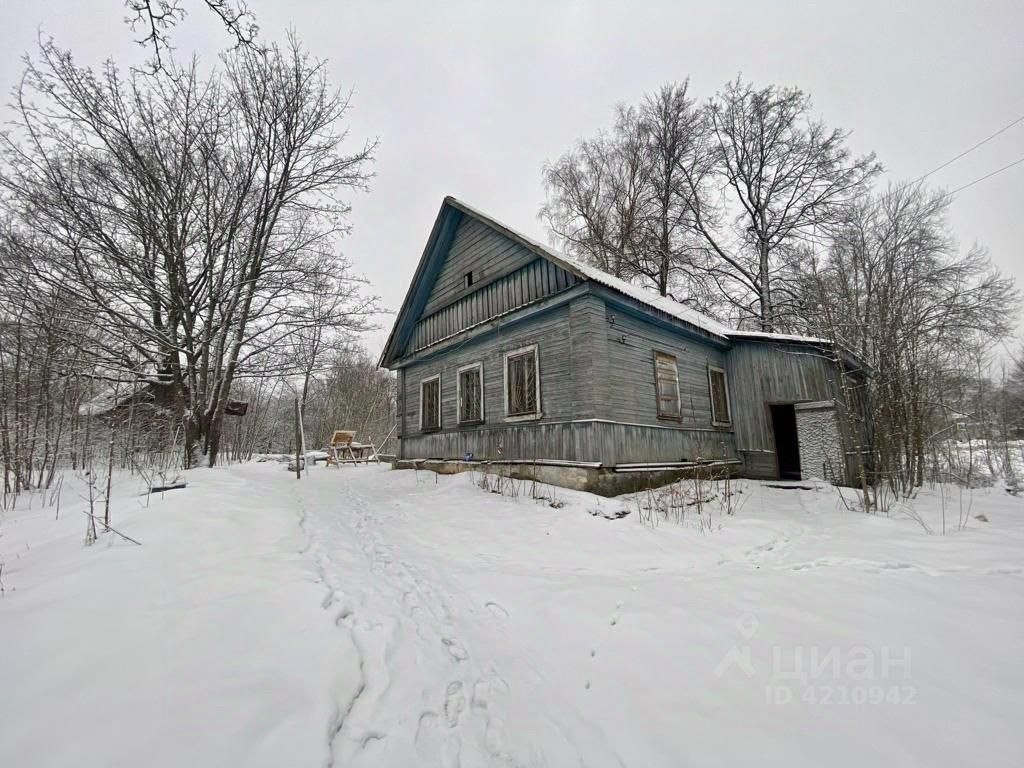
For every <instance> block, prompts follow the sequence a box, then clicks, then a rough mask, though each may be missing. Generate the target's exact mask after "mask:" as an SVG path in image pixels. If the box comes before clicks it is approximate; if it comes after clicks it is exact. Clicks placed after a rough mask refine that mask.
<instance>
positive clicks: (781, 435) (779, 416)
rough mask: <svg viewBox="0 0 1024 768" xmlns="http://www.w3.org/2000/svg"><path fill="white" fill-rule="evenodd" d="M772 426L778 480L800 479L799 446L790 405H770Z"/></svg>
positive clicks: (794, 418)
mask: <svg viewBox="0 0 1024 768" xmlns="http://www.w3.org/2000/svg"><path fill="white" fill-rule="evenodd" d="M771 409H772V426H773V428H774V430H775V456H776V458H778V461H779V479H780V480H799V479H800V445H799V443H798V442H797V437H796V411H795V410H794V409H793V404H792V403H780V404H777V405H772V406H771Z"/></svg>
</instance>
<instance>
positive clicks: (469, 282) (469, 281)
mask: <svg viewBox="0 0 1024 768" xmlns="http://www.w3.org/2000/svg"><path fill="white" fill-rule="evenodd" d="M472 284H473V272H472V270H470V271H469V272H467V273H466V287H467V288H469V286H471V285H472Z"/></svg>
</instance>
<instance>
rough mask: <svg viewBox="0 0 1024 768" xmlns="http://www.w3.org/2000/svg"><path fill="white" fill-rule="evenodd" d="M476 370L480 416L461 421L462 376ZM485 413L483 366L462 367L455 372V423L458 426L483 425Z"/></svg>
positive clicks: (472, 364) (475, 364) (471, 364)
mask: <svg viewBox="0 0 1024 768" xmlns="http://www.w3.org/2000/svg"><path fill="white" fill-rule="evenodd" d="M472 370H477V371H479V372H480V415H479V416H478V417H477V418H475V419H468V420H466V421H463V420H462V374H463V373H465V372H466V371H472ZM485 412H486V407H485V400H484V364H483V363H482V362H481V363H470V364H469V365H463V366H462V367H461V368H459V369H458V370H456V371H455V421H456V423H458V424H483V423H484V414H485Z"/></svg>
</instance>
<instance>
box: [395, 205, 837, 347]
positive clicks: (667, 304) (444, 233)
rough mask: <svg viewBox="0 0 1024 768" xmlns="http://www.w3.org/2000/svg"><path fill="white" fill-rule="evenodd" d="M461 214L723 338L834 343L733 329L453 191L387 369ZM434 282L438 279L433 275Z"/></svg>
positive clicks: (399, 322) (401, 317) (402, 314)
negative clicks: (529, 233)
mask: <svg viewBox="0 0 1024 768" xmlns="http://www.w3.org/2000/svg"><path fill="white" fill-rule="evenodd" d="M462 216H471V217H472V218H474V219H476V220H477V221H480V222H481V223H483V224H485V225H487V226H488V227H491V228H492V229H494V230H495V231H497V232H500V233H501V234H503V235H504V236H505V237H507V238H509V239H510V240H512V241H514V242H516V243H518V244H519V245H521V246H523V247H524V248H526V249H527V250H529V251H532V252H533V253H535V254H536V255H537V256H539V257H541V258H543V259H547V260H548V261H550V262H552V263H554V264H555V265H557V266H559V267H561V268H562V269H564V270H565V271H566V272H569V273H570V274H573V275H575V276H576V277H578V278H579V279H581V280H587V281H590V282H593V283H597V284H598V285H602V286H604V287H605V288H609V289H611V290H612V291H614V292H616V293H619V294H621V295H623V296H626V297H628V298H630V299H633V300H634V301H636V302H638V303H639V304H641V305H642V306H644V307H646V308H648V309H652V310H656V311H657V312H659V313H662V314H665V315H668V316H669V317H672V318H674V319H676V320H680V321H682V322H683V323H685V324H687V325H689V326H692V327H694V328H697V329H699V330H701V331H703V332H704V333H706V334H708V335H710V336H712V337H714V338H717V339H719V340H722V341H729V340H732V339H752V340H762V341H779V342H787V341H788V342H804V343H815V344H824V345H828V344H829V343H830V342H829V341H828V340H826V339H817V338H812V337H809V336H794V335H788V334H781V333H767V332H759V331H738V330H733V329H731V328H729V327H727V326H725V325H723V324H722V323H720V322H718V321H717V320H715V319H714V318H711V317H708V316H707V315H705V314H703V313H701V312H698V311H697V310H695V309H691V308H690V307H687V306H685V305H684V304H680V303H679V302H678V301H676V300H675V299H671V298H669V297H668V296H662V295H660V294H657V293H655V292H654V291H650V290H648V289H646V288H641V287H640V286H636V285H633V284H632V283H629V282H627V281H625V280H622V279H621V278H618V277H615V276H613V275H610V274H608V273H607V272H603V271H601V270H600V269H598V268H597V267H594V266H591V265H590V264H585V263H583V262H581V261H578V260H576V259H573V258H571V257H569V256H566V255H565V254H563V253H559V252H558V251H555V250H553V249H552V248H550V247H548V246H546V245H544V244H542V243H539V242H537V241H536V240H533V239H532V238H529V237H527V236H526V235H524V234H522V233H520V232H517V231H516V230H514V229H512V228H511V227H508V226H506V225H505V224H502V223H501V222H500V221H498V220H497V219H494V218H492V217H491V216H488V215H487V214H486V213H483V212H482V211H479V210H477V209H476V208H473V207H472V206H470V205H468V204H466V203H464V202H462V201H461V200H458V199H456V198H454V197H451V196H450V195H449V196H447V197H445V198H444V201H443V202H442V203H441V210H440V211H439V212H438V214H437V218H436V219H435V221H434V227H433V229H432V230H431V233H430V237H429V239H428V240H427V245H426V247H425V248H424V249H423V255H422V256H421V257H420V262H419V264H418V265H417V267H416V273H415V275H414V276H413V279H412V282H411V283H410V285H409V290H408V291H407V292H406V296H405V300H404V301H403V302H402V308H401V309H400V310H399V313H398V317H397V318H396V319H395V325H394V327H393V328H392V329H391V334H390V335H389V336H388V340H387V344H385V346H384V351H383V352H382V353H381V357H380V363H379V364H380V365H381V366H382V367H386V366H387V365H388V364H389V363H391V362H394V361H395V360H397V359H399V358H400V357H401V354H402V350H403V349H404V348H405V343H406V342H407V341H408V338H409V334H410V333H411V331H412V327H413V326H414V325H415V324H416V321H417V320H418V319H419V315H420V313H421V312H422V310H423V305H424V304H425V302H426V294H427V293H429V289H430V287H431V286H429V285H427V286H424V285H423V282H424V278H425V277H426V276H427V275H428V274H430V273H433V274H434V275H436V272H437V269H439V268H440V262H441V261H442V260H443V259H444V256H445V252H446V251H447V248H448V246H449V245H450V244H451V237H452V235H453V234H454V230H455V228H456V227H457V226H458V223H459V221H461V218H462ZM431 282H433V280H432V279H431Z"/></svg>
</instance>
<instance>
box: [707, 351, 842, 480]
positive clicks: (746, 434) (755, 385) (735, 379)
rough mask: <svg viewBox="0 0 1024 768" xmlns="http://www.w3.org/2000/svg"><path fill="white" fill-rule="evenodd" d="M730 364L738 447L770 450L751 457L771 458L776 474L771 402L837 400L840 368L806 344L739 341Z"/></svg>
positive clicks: (733, 413) (754, 450) (753, 450)
mask: <svg viewBox="0 0 1024 768" xmlns="http://www.w3.org/2000/svg"><path fill="white" fill-rule="evenodd" d="M725 368H726V372H727V373H728V377H729V398H730V401H731V405H732V419H733V429H734V430H735V432H736V447H737V449H738V450H740V451H741V452H742V451H751V452H764V451H769V452H771V454H772V455H770V456H767V457H765V456H758V457H754V456H751V457H750V458H749V459H748V460H749V461H753V462H755V464H756V463H757V462H759V461H760V462H762V463H765V462H770V464H771V471H772V472H774V471H775V457H774V452H775V437H774V434H773V431H772V421H771V412H770V411H769V408H768V403H771V402H802V401H812V400H815V401H816V400H833V399H835V398H836V397H837V396H838V394H839V382H838V376H839V372H838V369H837V368H836V365H835V363H834V362H833V361H832V359H831V358H830V356H829V353H827V352H822V351H820V350H818V349H816V348H814V347H812V346H809V345H805V344H785V343H780V342H764V341H757V342H751V341H737V342H736V343H735V345H734V346H733V348H732V349H731V350H729V354H728V356H727V363H726V366H725ZM766 466H767V464H766Z"/></svg>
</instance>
